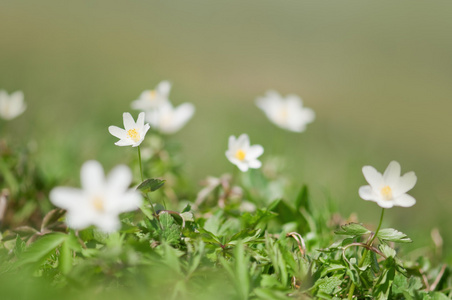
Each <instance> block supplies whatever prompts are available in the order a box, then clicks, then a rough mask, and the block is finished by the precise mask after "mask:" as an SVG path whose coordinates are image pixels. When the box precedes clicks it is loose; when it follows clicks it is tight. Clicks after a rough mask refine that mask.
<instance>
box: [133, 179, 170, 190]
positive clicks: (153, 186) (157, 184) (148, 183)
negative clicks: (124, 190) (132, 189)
mask: <svg viewBox="0 0 452 300" xmlns="http://www.w3.org/2000/svg"><path fill="white" fill-rule="evenodd" d="M164 184H165V180H162V179H155V178H150V179H146V180H145V181H143V182H142V183H140V185H139V186H138V187H137V190H140V191H142V192H143V193H149V192H154V191H156V190H158V189H159V188H161V187H162V186H163V185H164Z"/></svg>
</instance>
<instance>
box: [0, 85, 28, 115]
mask: <svg viewBox="0 0 452 300" xmlns="http://www.w3.org/2000/svg"><path fill="white" fill-rule="evenodd" d="M26 108H27V105H26V104H25V102H24V93H22V92H21V91H17V92H14V93H12V94H11V95H8V93H7V92H6V91H4V90H0V117H1V118H2V119H5V120H12V119H14V118H15V117H17V116H19V115H20V114H22V113H23V112H24V111H25V109H26Z"/></svg>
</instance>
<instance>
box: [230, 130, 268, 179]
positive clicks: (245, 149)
mask: <svg viewBox="0 0 452 300" xmlns="http://www.w3.org/2000/svg"><path fill="white" fill-rule="evenodd" d="M262 153H264V148H263V147H262V146H261V145H252V146H250V139H249V137H248V135H247V134H242V135H241V136H239V137H238V138H237V139H236V138H235V136H233V135H231V136H230V137H229V144H228V150H227V151H226V157H227V158H228V159H229V161H230V162H231V163H233V164H234V165H236V166H237V167H238V168H239V169H240V171H242V172H246V171H248V168H252V169H259V168H260V167H261V166H262V163H261V162H260V161H259V160H258V159H257V158H258V157H259V156H261V155H262Z"/></svg>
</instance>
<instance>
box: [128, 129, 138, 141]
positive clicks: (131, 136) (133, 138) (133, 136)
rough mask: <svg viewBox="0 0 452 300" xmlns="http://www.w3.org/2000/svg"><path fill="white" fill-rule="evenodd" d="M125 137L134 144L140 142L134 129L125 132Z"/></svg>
mask: <svg viewBox="0 0 452 300" xmlns="http://www.w3.org/2000/svg"><path fill="white" fill-rule="evenodd" d="M127 136H128V137H129V138H131V139H132V140H133V141H134V142H135V143H136V142H138V141H139V140H140V134H139V133H138V131H137V130H136V129H135V128H134V129H129V130H127Z"/></svg>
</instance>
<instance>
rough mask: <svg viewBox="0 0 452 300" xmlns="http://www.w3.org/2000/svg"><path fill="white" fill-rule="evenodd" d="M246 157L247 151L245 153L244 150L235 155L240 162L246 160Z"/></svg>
mask: <svg viewBox="0 0 452 300" xmlns="http://www.w3.org/2000/svg"><path fill="white" fill-rule="evenodd" d="M245 156H246V153H245V151H243V150H242V149H239V150H237V152H236V153H235V157H236V158H237V159H238V160H244V159H245Z"/></svg>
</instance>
